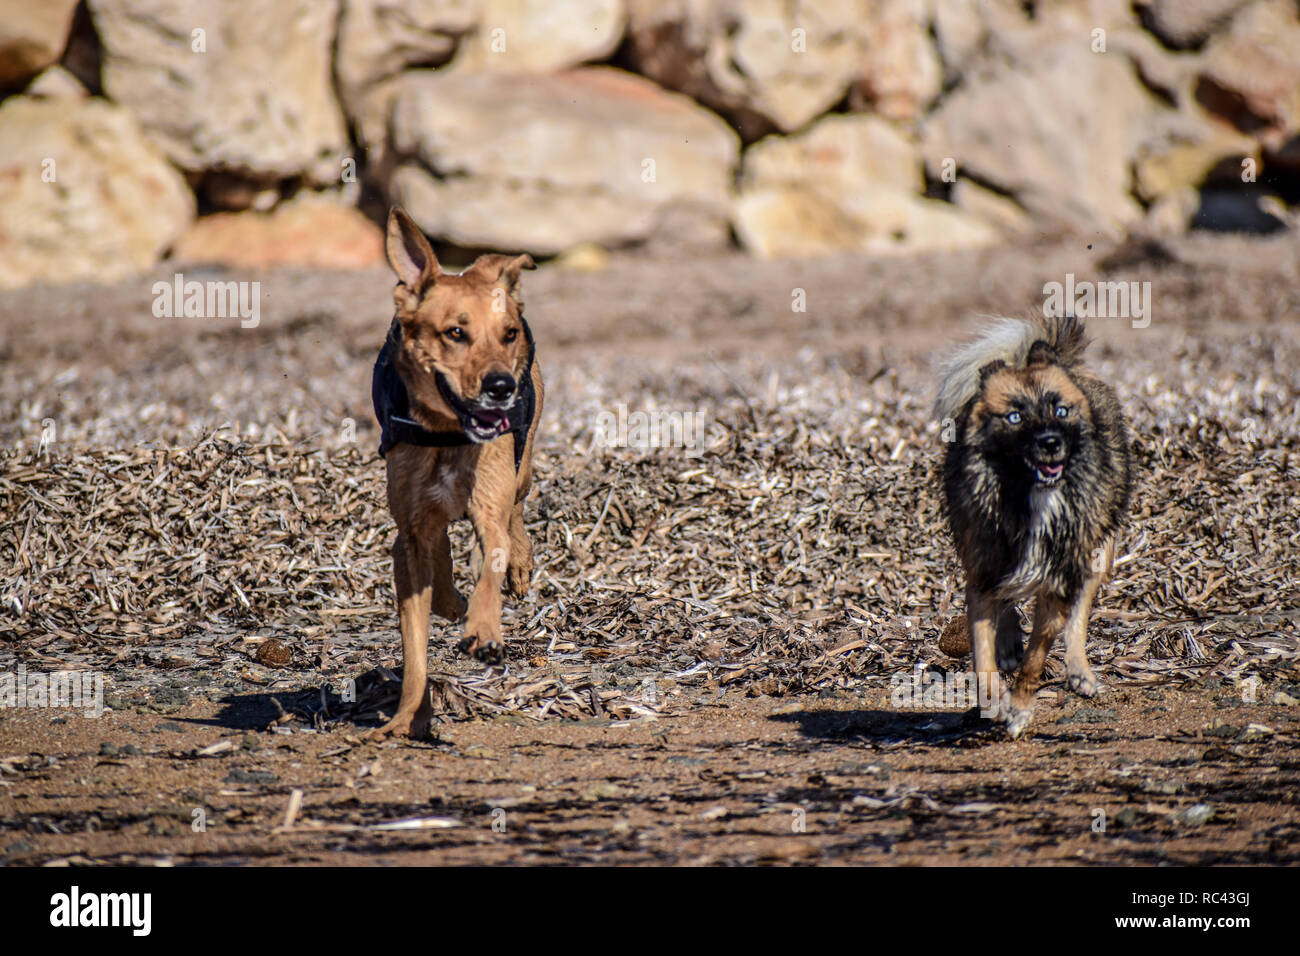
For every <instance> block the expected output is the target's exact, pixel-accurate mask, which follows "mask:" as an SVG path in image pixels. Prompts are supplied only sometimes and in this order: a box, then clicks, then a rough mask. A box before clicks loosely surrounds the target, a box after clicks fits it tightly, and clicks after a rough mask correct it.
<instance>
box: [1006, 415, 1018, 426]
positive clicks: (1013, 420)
mask: <svg viewBox="0 0 1300 956" xmlns="http://www.w3.org/2000/svg"><path fill="white" fill-rule="evenodd" d="M1006 417H1007V424H1008V425H1019V424H1020V413H1019V412H1007V416H1006Z"/></svg>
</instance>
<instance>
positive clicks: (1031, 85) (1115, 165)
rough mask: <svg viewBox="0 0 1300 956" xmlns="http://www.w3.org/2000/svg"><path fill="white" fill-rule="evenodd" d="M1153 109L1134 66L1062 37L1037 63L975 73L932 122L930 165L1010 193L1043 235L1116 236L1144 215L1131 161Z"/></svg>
mask: <svg viewBox="0 0 1300 956" xmlns="http://www.w3.org/2000/svg"><path fill="white" fill-rule="evenodd" d="M1157 110H1158V105H1157V104H1156V102H1155V101H1154V99H1153V98H1152V97H1151V96H1150V94H1148V92H1147V91H1146V89H1145V88H1144V87H1143V85H1142V84H1141V82H1140V81H1139V80H1138V77H1137V75H1136V71H1135V68H1134V66H1133V64H1132V62H1131V61H1129V60H1128V59H1127V58H1126V57H1124V56H1122V55H1116V54H1113V53H1094V52H1092V51H1091V49H1090V37H1089V34H1088V33H1086V32H1082V33H1079V34H1074V33H1063V34H1060V35H1058V36H1057V37H1056V38H1055V39H1054V40H1053V41H1052V42H1051V43H1049V44H1047V45H1045V46H1043V47H1041V48H1040V49H1039V50H1038V53H1037V55H1036V56H1034V57H1033V58H1032V59H1031V60H1028V61H1026V62H1024V63H1010V62H1008V61H1005V60H998V61H995V62H988V63H984V64H982V65H981V68H980V69H979V70H977V71H975V72H973V73H972V74H971V75H970V76H969V77H968V78H967V80H966V82H965V83H964V84H963V85H962V86H959V87H958V88H957V89H955V90H954V91H953V92H952V93H951V95H949V96H947V97H946V98H945V99H944V100H943V102H942V104H941V105H940V106H939V108H938V109H937V110H936V111H935V112H934V113H933V114H932V115H931V117H930V118H929V121H928V123H927V127H926V131H925V137H924V151H925V158H926V162H927V164H928V165H929V166H930V168H931V169H933V170H936V171H937V170H941V169H942V168H943V167H944V165H945V163H948V164H951V163H954V162H955V164H956V166H957V169H958V170H959V171H960V172H965V173H969V174H971V175H972V176H973V177H974V178H975V179H977V180H979V181H981V182H985V183H988V184H990V185H992V186H994V187H995V188H997V189H998V190H999V191H1000V192H1003V193H1006V194H1009V195H1011V196H1012V197H1013V198H1014V199H1015V200H1016V201H1017V202H1018V203H1019V204H1020V205H1021V206H1023V207H1024V208H1025V209H1027V210H1028V211H1029V212H1030V213H1031V215H1033V216H1034V218H1035V220H1036V221H1037V222H1038V223H1039V224H1040V225H1041V226H1042V227H1043V228H1045V229H1049V230H1059V229H1067V230H1074V231H1082V232H1093V231H1101V232H1104V233H1113V232H1116V231H1118V230H1120V229H1122V228H1123V227H1124V226H1125V225H1127V224H1129V223H1132V222H1134V221H1135V220H1137V219H1138V218H1139V217H1140V216H1141V213H1142V211H1141V208H1140V207H1139V206H1138V204H1137V203H1136V202H1135V201H1134V199H1133V197H1132V196H1131V195H1130V189H1131V182H1130V168H1129V164H1130V157H1131V156H1132V155H1133V150H1134V148H1135V145H1136V143H1137V142H1138V141H1139V140H1140V137H1141V135H1142V132H1143V130H1144V129H1145V127H1146V125H1147V124H1148V123H1149V122H1150V119H1151V117H1152V116H1153V115H1154V114H1155V113H1156V112H1157Z"/></svg>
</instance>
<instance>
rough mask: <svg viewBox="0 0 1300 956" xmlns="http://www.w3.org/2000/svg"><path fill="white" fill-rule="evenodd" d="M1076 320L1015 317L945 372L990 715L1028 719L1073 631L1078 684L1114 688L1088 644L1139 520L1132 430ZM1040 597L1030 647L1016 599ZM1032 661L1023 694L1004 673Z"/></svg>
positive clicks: (950, 487) (1070, 649) (969, 604)
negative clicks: (1129, 517) (1047, 668)
mask: <svg viewBox="0 0 1300 956" xmlns="http://www.w3.org/2000/svg"><path fill="white" fill-rule="evenodd" d="M1087 344H1088V339H1087V337H1086V336H1085V334H1084V328H1083V325H1082V323H1081V322H1079V321H1078V320H1077V319H1076V318H1074V317H1073V316H1065V317H1062V318H1048V319H1036V320H1030V321H1021V320H1015V319H1004V320H1001V321H1000V322H998V323H997V324H996V325H994V326H993V327H991V328H990V329H989V330H988V331H987V332H985V333H984V334H983V335H982V336H981V337H979V338H978V339H977V340H976V341H974V342H972V343H971V344H970V345H968V346H966V347H965V348H963V349H961V350H960V351H959V352H957V353H956V354H955V355H954V356H953V358H952V359H951V361H950V362H949V363H948V365H947V367H946V368H945V369H944V372H943V375H942V381H941V385H940V391H939V398H938V401H937V402H936V412H937V413H938V416H939V418H940V419H941V420H943V421H944V422H945V423H946V425H947V429H948V434H946V435H945V437H947V438H950V439H951V440H950V441H949V443H948V447H947V450H946V453H945V456H944V462H943V490H944V503H945V506H946V510H947V516H948V523H949V527H950V529H951V531H952V536H953V540H954V542H955V544H956V546H957V553H958V555H959V556H960V558H961V562H962V565H963V566H964V568H965V571H966V608H967V619H968V621H969V625H968V626H969V635H970V637H969V644H970V649H971V650H972V651H973V653H974V657H975V661H974V663H975V675H976V681H977V687H978V689H979V695H980V703H981V706H982V708H983V713H984V715H985V716H989V717H993V718H995V719H1000V720H1002V721H1005V723H1006V725H1007V730H1008V732H1009V733H1010V735H1011V736H1012V737H1016V736H1018V735H1019V734H1020V733H1021V731H1023V730H1024V729H1025V728H1026V727H1027V726H1028V725H1029V721H1030V718H1031V715H1032V708H1033V701H1034V696H1035V694H1036V693H1037V691H1038V688H1039V685H1040V683H1041V679H1042V673H1043V665H1044V662H1045V661H1046V659H1047V654H1048V651H1050V650H1051V647H1052V643H1053V642H1054V641H1055V640H1056V639H1057V637H1058V636H1061V635H1064V637H1065V668H1066V681H1067V683H1068V684H1069V686H1070V688H1071V689H1072V690H1074V691H1076V692H1078V693H1079V694H1082V695H1083V696H1085V697H1091V696H1093V695H1094V694H1096V693H1097V692H1098V691H1099V690H1100V689H1101V685H1100V684H1099V683H1098V681H1097V677H1096V675H1095V674H1094V673H1093V671H1092V668H1091V667H1089V666H1088V660H1087V655H1086V651H1085V641H1086V638H1087V630H1088V617H1089V614H1090V612H1091V609H1092V602H1093V598H1094V597H1095V596H1096V594H1097V589H1098V588H1099V587H1100V586H1101V583H1102V581H1103V580H1104V579H1105V578H1106V576H1107V575H1108V574H1109V573H1110V570H1111V567H1112V565H1113V562H1114V557H1115V535H1116V532H1117V531H1118V530H1119V528H1120V526H1121V524H1122V523H1123V521H1124V519H1125V516H1126V514H1127V512H1128V503H1129V492H1130V476H1129V470H1130V469H1129V447H1128V430H1127V427H1126V425H1125V422H1124V414H1123V412H1122V411H1121V409H1120V405H1119V400H1118V399H1117V398H1116V396H1115V392H1114V390H1113V389H1112V388H1111V387H1110V386H1109V385H1107V384H1106V383H1104V382H1102V381H1100V380H1099V379H1097V378H1096V377H1094V376H1093V375H1091V374H1090V373H1089V372H1087V371H1085V370H1084V369H1083V368H1082V367H1081V366H1080V364H1079V363H1080V360H1081V358H1082V356H1083V352H1084V349H1085V348H1086V347H1087ZM1029 598H1034V599H1035V604H1034V620H1033V630H1032V634H1031V636H1030V640H1029V646H1028V648H1027V649H1026V648H1025V647H1024V638H1023V635H1022V632H1021V629H1020V622H1019V617H1018V615H1017V613H1016V604H1017V602H1020V601H1025V600H1028V599H1029ZM1017 665H1019V667H1020V670H1019V673H1018V674H1017V675H1016V678H1015V682H1014V686H1013V688H1012V689H1011V690H1010V691H1009V692H1008V691H1004V690H1003V688H1002V684H1001V680H1000V678H999V674H998V671H999V669H1001V670H1005V671H1008V672H1010V671H1012V670H1014V669H1015V667H1016V666H1017Z"/></svg>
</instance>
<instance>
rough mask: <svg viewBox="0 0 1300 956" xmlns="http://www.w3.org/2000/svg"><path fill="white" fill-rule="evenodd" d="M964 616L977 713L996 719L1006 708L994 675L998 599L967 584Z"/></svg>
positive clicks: (1000, 685)
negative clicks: (971, 661) (973, 669)
mask: <svg viewBox="0 0 1300 956" xmlns="http://www.w3.org/2000/svg"><path fill="white" fill-rule="evenodd" d="M966 617H967V620H968V621H969V623H970V649H971V655H972V657H973V658H974V663H975V688H976V694H977V696H978V698H979V705H980V716H981V717H989V718H992V719H994V720H996V719H998V718H999V717H1001V716H1002V715H1003V714H1004V713H1005V710H1006V708H1005V703H1006V702H1005V701H1004V699H1003V698H1004V696H1005V695H1004V693H1003V691H1002V679H1001V677H999V676H998V662H997V646H996V640H997V619H998V602H997V601H996V600H995V599H994V598H993V596H992V595H990V594H988V593H986V592H984V591H980V590H978V589H977V588H974V587H967V588H966Z"/></svg>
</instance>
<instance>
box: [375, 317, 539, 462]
mask: <svg viewBox="0 0 1300 956" xmlns="http://www.w3.org/2000/svg"><path fill="white" fill-rule="evenodd" d="M519 322H520V324H521V325H522V326H523V329H524V339H525V340H526V341H527V343H528V358H527V360H526V361H525V363H524V371H523V375H522V376H520V379H519V385H518V394H517V395H516V397H515V403H514V405H512V406H511V407H510V411H509V412H508V413H507V414H508V417H509V419H510V433H511V434H512V435H513V436H514V440H515V471H518V470H519V466H520V464H521V463H522V462H523V460H524V446H525V445H526V444H527V442H528V429H529V428H530V427H531V426H532V423H533V416H534V415H535V414H536V412H537V392H536V389H534V388H533V356H534V355H535V354H536V351H537V347H536V345H535V344H534V342H533V330H532V329H530V328H529V327H528V323H527V322H525V321H524V320H523V317H522V316H521V317H520V319H519ZM401 344H402V325H401V323H400V322H399V321H398V320H397V319H393V324H392V325H391V326H389V328H388V338H386V339H385V340H384V347H383V348H381V349H380V350H379V357H378V358H376V359H375V371H374V376H373V377H372V378H371V380H370V397H371V400H372V401H373V402H374V406H375V419H376V420H377V421H378V422H379V430H380V436H379V456H380V457H381V458H382V457H384V456H386V455H387V454H388V452H389V450H390V449H391V448H392V447H393V446H394V445H419V446H421V447H425V448H451V447H455V446H458V445H469V444H472V443H473V442H472V440H471V439H470V437H469V436H468V435H466V434H465V433H464V432H463V431H454V432H431V431H429V430H428V429H426V428H425V427H424V426H422V425H421V424H420V423H419V422H417V421H415V420H414V419H412V418H411V399H410V396H409V395H408V394H407V393H406V386H405V385H403V384H402V377H401V376H400V375H398V374H397V366H396V357H397V350H398V349H399V348H401ZM437 383H438V390H439V391H440V392H441V393H442V394H443V396H444V398H445V399H446V401H447V402H448V404H449V405H452V407H453V411H454V410H455V401H454V399H455V394H454V393H451V394H450V395H449V394H448V393H449V392H450V386H449V385H448V384H447V380H446V379H445V378H444V377H443V375H442V373H441V372H439V373H438V374H437ZM503 434H504V433H503Z"/></svg>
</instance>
